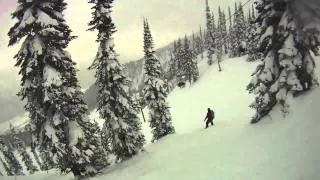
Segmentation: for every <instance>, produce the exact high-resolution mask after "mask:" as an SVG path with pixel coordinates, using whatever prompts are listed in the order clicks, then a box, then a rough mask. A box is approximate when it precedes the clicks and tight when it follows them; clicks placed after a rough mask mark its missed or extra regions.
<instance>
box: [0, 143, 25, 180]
mask: <svg viewBox="0 0 320 180" xmlns="http://www.w3.org/2000/svg"><path fill="white" fill-rule="evenodd" d="M0 151H1V152H2V154H3V156H4V158H5V159H4V160H5V162H6V163H3V164H6V166H5V167H7V168H6V170H7V174H8V175H17V176H20V175H24V173H23V170H22V166H21V164H20V163H19V161H18V160H17V157H15V156H14V154H13V149H12V148H11V147H10V146H8V145H6V144H5V142H4V140H3V139H0Z"/></svg>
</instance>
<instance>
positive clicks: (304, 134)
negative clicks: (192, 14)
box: [18, 58, 320, 180]
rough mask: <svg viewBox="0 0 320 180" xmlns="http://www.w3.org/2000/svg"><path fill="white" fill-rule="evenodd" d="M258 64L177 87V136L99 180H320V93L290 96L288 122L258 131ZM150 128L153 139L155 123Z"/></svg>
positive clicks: (213, 71)
mask: <svg viewBox="0 0 320 180" xmlns="http://www.w3.org/2000/svg"><path fill="white" fill-rule="evenodd" d="M318 61H319V60H318ZM318 61H317V62H318ZM255 65H256V64H249V63H247V62H245V60H244V58H236V59H228V60H226V61H224V62H223V63H222V66H223V72H221V73H219V72H218V71H217V67H216V66H212V67H210V68H207V66H206V65H205V61H201V62H200V69H201V71H202V72H201V73H202V76H201V78H200V79H199V81H198V82H197V83H196V84H194V85H193V86H192V87H189V88H186V89H175V90H174V91H173V92H172V93H171V94H170V95H169V98H168V99H169V103H170V106H171V107H172V108H171V112H172V116H173V121H174V125H175V127H176V130H177V134H175V135H171V136H167V137H165V138H163V139H161V140H160V141H159V142H157V143H155V144H149V145H148V146H147V152H145V153H141V154H140V155H138V156H136V157H134V158H133V159H132V160H129V161H127V162H124V163H122V164H118V165H115V166H113V167H111V168H109V169H107V170H106V171H105V172H104V173H103V174H102V175H100V176H97V177H94V178H91V179H93V180H103V179H113V180H128V179H130V180H151V179H152V180H158V179H159V180H163V179H173V180H179V179H184V180H207V179H208V180H209V179H210V180H211V179H219V180H224V179H235V180H239V179H241V180H242V179H243V180H264V179H265V180H270V179H277V180H278V179H279V180H280V179H281V180H301V179H308V180H311V179H319V178H320V156H319V152H320V144H319V138H320V131H319V129H320V123H318V119H319V117H320V111H319V110H318V106H319V105H320V88H316V89H313V90H312V91H310V92H308V93H306V94H305V95H302V96H299V97H297V98H294V99H292V98H289V100H288V101H289V103H290V104H291V107H290V114H289V115H288V116H287V117H286V118H283V116H282V114H281V113H280V112H279V109H277V108H276V109H274V111H273V112H272V114H271V116H270V117H267V118H266V119H264V120H263V121H261V122H260V123H258V124H255V125H251V124H249V119H250V116H251V115H252V113H253V112H252V110H250V109H249V108H248V105H249V104H250V102H251V101H252V99H253V97H252V96H251V95H249V94H248V93H247V91H246V90H245V87H246V84H247V83H248V82H249V80H250V78H249V76H250V74H251V72H252V71H253V69H254V67H255ZM317 75H318V76H320V68H318V69H317ZM208 107H213V108H214V110H215V112H216V119H215V126H214V127H210V128H209V129H206V130H204V129H203V127H204V123H203V122H202V121H203V118H204V115H205V113H206V109H207V108H208ZM143 125H144V131H145V133H146V136H147V139H149V140H150V137H151V136H150V133H149V128H148V125H147V123H144V124H143ZM18 179H72V175H67V176H60V175H58V173H57V172H56V171H51V172H49V174H45V173H44V174H38V175H33V176H28V177H21V178H18Z"/></svg>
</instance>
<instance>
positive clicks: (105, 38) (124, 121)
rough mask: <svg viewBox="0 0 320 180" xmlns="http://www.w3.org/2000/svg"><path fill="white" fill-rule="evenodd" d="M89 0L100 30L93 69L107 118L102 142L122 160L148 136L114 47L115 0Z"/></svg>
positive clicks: (93, 24)
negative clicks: (112, 10)
mask: <svg viewBox="0 0 320 180" xmlns="http://www.w3.org/2000/svg"><path fill="white" fill-rule="evenodd" d="M89 3H93V4H94V6H93V8H92V9H93V10H94V12H93V13H92V15H93V19H92V20H91V22H90V23H89V26H90V30H92V31H93V30H97V31H98V38H97V42H98V43H99V49H98V52H97V55H96V58H95V59H94V61H93V63H92V65H91V66H90V69H94V70H95V77H96V82H95V84H96V85H97V87H98V96H97V100H98V108H97V109H98V111H99V114H100V117H101V118H102V119H104V120H105V122H104V125H103V128H102V135H103V136H102V137H103V138H102V144H103V146H104V147H105V148H106V150H107V151H108V152H109V153H111V154H114V155H115V156H116V158H117V161H118V162H120V161H123V160H126V159H128V158H131V157H132V156H133V155H135V154H137V153H138V152H139V151H141V150H142V148H143V145H144V142H145V139H144V136H143V134H142V133H141V123H140V122H139V119H138V117H137V115H136V114H135V111H134V109H133V107H132V100H131V98H130V96H129V93H128V90H129V79H128V78H127V77H126V75H125V73H124V69H123V67H122V65H121V64H120V63H119V61H118V59H117V54H116V52H115V49H114V44H113V37H112V35H113V33H114V32H115V31H116V28H115V25H114V23H113V22H112V18H111V15H110V13H111V9H112V3H113V0H99V1H97V0H90V1H89ZM96 130H97V129H95V130H94V131H96ZM98 147H99V146H96V148H98ZM98 151H101V150H98ZM99 164H100V162H99ZM99 166H100V165H99Z"/></svg>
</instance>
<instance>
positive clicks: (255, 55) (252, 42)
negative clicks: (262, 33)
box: [246, 10, 262, 61]
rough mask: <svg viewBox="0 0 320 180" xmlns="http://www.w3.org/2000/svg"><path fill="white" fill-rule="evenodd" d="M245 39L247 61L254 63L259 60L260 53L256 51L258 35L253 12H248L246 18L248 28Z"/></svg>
mask: <svg viewBox="0 0 320 180" xmlns="http://www.w3.org/2000/svg"><path fill="white" fill-rule="evenodd" d="M246 38H247V52H248V58H247V61H255V60H258V59H259V58H261V56H262V55H261V53H260V52H259V50H258V44H259V33H258V23H257V22H256V19H255V16H254V10H252V11H249V16H248V27H247V32H246Z"/></svg>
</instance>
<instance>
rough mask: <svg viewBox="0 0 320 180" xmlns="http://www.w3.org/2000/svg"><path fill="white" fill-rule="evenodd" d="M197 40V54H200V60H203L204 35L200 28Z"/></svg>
mask: <svg viewBox="0 0 320 180" xmlns="http://www.w3.org/2000/svg"><path fill="white" fill-rule="evenodd" d="M199 33H200V34H199V38H198V41H199V53H200V54H201V59H203V58H204V55H203V52H204V39H205V38H204V35H203V34H204V33H203V31H202V28H201V26H200V30H199Z"/></svg>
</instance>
